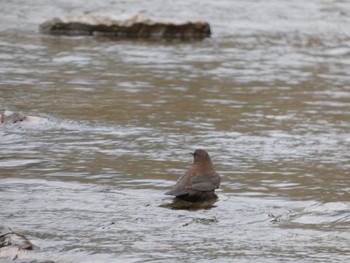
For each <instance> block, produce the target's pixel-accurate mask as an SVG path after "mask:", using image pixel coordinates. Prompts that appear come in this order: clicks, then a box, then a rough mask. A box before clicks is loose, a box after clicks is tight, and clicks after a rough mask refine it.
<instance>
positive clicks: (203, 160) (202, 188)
mask: <svg viewBox="0 0 350 263" xmlns="http://www.w3.org/2000/svg"><path fill="white" fill-rule="evenodd" d="M191 154H192V155H193V164H192V166H191V167H190V168H189V169H188V170H187V171H186V172H185V174H184V175H183V176H181V177H180V178H179V180H178V181H177V183H176V184H175V186H174V187H173V188H172V189H171V190H169V191H167V192H166V193H165V194H166V195H172V196H175V197H176V198H180V199H182V200H185V201H190V202H200V201H206V200H209V199H212V198H217V196H216V195H215V194H214V191H215V189H218V188H219V186H220V181H221V178H220V176H219V174H218V173H217V172H215V170H214V167H213V164H212V162H211V159H210V156H209V154H208V153H207V152H206V151H205V150H201V149H197V150H196V151H195V152H194V153H191Z"/></svg>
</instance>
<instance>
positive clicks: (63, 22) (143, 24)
mask: <svg viewBox="0 0 350 263" xmlns="http://www.w3.org/2000/svg"><path fill="white" fill-rule="evenodd" d="M40 32H41V33H45V34H53V35H72V36H77V35H94V36H108V37H118V38H178V39H192V38H195V39H202V38H206V37H209V36H210V33H211V32H210V26H209V24H208V23H207V22H205V21H189V22H177V21H165V20H154V19H151V18H149V17H148V16H146V15H145V14H142V13H140V14H137V15H135V16H133V17H131V18H127V19H121V18H120V17H114V16H111V15H106V14H100V13H88V14H83V15H78V16H63V17H56V18H53V19H51V20H48V21H46V22H44V23H43V24H41V25H40Z"/></svg>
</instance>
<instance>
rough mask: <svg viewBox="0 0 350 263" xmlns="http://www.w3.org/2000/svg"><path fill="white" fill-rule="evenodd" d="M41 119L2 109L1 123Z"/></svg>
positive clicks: (0, 111) (0, 112)
mask: <svg viewBox="0 0 350 263" xmlns="http://www.w3.org/2000/svg"><path fill="white" fill-rule="evenodd" d="M39 120H40V118H39V117H35V116H27V115H23V114H21V113H18V112H13V111H8V110H0V124H3V123H17V122H23V121H26V122H31V123H37V122H38V121H39ZM0 230H1V229H0Z"/></svg>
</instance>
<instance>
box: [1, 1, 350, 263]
mask: <svg viewBox="0 0 350 263" xmlns="http://www.w3.org/2000/svg"><path fill="white" fill-rule="evenodd" d="M19 2H20V1H17V0H16V1H11V3H1V4H0V7H1V10H4V11H5V12H4V15H3V16H2V17H0V22H1V23H0V60H1V63H0V106H1V108H5V109H8V110H13V111H20V112H22V113H24V114H29V115H34V116H39V117H41V118H42V119H41V120H40V122H39V123H36V124H31V123H26V122H22V123H16V124H10V123H7V124H6V125H1V126H0V196H1V201H0V210H1V213H0V222H1V224H4V225H7V226H9V227H11V228H13V229H14V230H17V231H19V232H22V233H24V234H26V235H28V236H29V237H30V239H32V241H33V242H34V243H35V244H37V245H39V246H40V247H41V248H42V251H41V252H37V253H36V254H35V255H32V254H29V256H30V257H35V258H38V259H47V258H49V259H54V260H56V261H57V262H141V261H142V262H144V261H160V262H178V261H179V259H182V261H188V262H192V261H202V262H208V261H213V262H232V259H235V261H237V262H251V261H259V262H269V263H270V262H280V261H294V262H295V261H296V262H328V261H332V262H346V261H347V260H348V259H349V255H350V250H349V249H348V248H349V245H350V244H349V240H350V236H349V234H348V231H347V230H348V229H349V222H350V203H349V200H350V199H349V198H350V188H349V187H348V185H349V178H348V174H349V172H348V171H349V169H350V166H349V159H350V137H349V134H350V130H349V127H350V123H349V120H350V118H349V112H350V111H349V106H350V88H349V85H348V83H349V76H348V72H349V63H348V60H349V54H350V49H349V41H348V40H349V35H350V31H349V30H350V29H349V27H348V26H347V25H348V24H349V16H348V14H350V5H349V4H348V3H346V2H342V1H331V2H320V1H316V0H315V1H309V2H307V3H304V2H301V1H293V3H289V2H287V1H270V2H266V1H265V2H260V1H254V0H252V1H245V2H242V3H241V2H235V3H232V1H226V0H222V1H215V2H211V1H206V2H205V4H203V5H201V6H198V5H194V3H193V1H186V2H185V1H180V2H179V3H178V4H177V5H176V6H173V5H171V6H173V9H172V11H170V9H169V8H168V7H169V5H170V4H171V3H169V2H168V1H165V2H164V1H162V4H160V2H159V1H157V0H155V1H149V2H147V3H142V4H140V3H136V2H135V1H125V2H119V1H115V2H111V3H106V2H101V3H89V4H86V5H84V7H85V9H86V10H85V9H84V10H83V11H87V9H89V10H90V11H91V10H100V11H115V12H116V13H120V12H121V11H120V10H121V9H123V10H124V12H137V11H140V10H146V11H147V12H149V13H150V14H155V15H157V16H158V17H167V16H170V17H175V14H176V17H179V18H188V17H190V18H193V17H194V16H195V17H198V14H200V16H201V17H202V18H204V19H207V20H208V21H209V22H210V23H211V25H212V29H213V36H212V38H211V39H207V40H205V41H194V42H191V41H189V42H179V41H170V42H169V41H164V42H162V41H160V42H158V41H136V42H133V41H128V40H120V41H111V40H110V39H97V38H89V37H76V38H68V37H52V36H42V35H39V34H38V33H37V26H38V24H39V23H41V22H42V21H44V20H45V19H47V18H51V17H52V16H55V15H63V14H67V13H81V12H82V10H81V6H82V5H81V3H80V1H79V0H73V1H70V2H69V3H65V4H64V6H63V5H62V4H61V3H56V4H47V3H46V2H45V1H41V0H35V1H32V2H31V5H30V6H29V5H25V6H24V4H23V3H19ZM22 7H23V8H25V11H24V9H22ZM6 10H7V11H9V10H11V12H7V11H6ZM43 10H45V12H43ZM173 12H174V13H173ZM197 148H203V149H206V150H207V151H208V152H209V153H210V155H211V156H212V159H213V162H214V164H215V165H216V167H215V168H216V170H217V171H218V172H219V173H220V174H221V176H222V184H221V186H220V189H219V191H218V197H219V198H218V200H217V201H216V202H215V204H214V206H213V207H212V208H211V209H199V210H195V211H189V210H183V209H167V208H164V206H166V205H168V204H171V202H172V201H173V199H172V198H169V197H167V196H164V192H165V191H167V190H168V189H169V188H170V187H171V186H172V185H173V184H174V182H175V181H176V180H177V178H178V177H179V175H181V174H182V173H183V172H184V171H185V170H186V168H187V167H188V166H189V165H190V163H191V162H192V160H191V157H190V156H189V155H188V152H190V151H193V150H194V149H197Z"/></svg>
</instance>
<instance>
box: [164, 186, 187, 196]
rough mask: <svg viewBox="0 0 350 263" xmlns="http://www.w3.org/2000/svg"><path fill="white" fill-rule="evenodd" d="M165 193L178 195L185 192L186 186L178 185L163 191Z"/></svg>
mask: <svg viewBox="0 0 350 263" xmlns="http://www.w3.org/2000/svg"><path fill="white" fill-rule="evenodd" d="M165 194H166V195H173V196H180V195H185V194H187V189H186V188H183V187H182V188H180V187H175V188H174V189H171V190H170V191H168V192H166V193H165Z"/></svg>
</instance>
